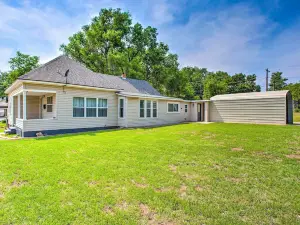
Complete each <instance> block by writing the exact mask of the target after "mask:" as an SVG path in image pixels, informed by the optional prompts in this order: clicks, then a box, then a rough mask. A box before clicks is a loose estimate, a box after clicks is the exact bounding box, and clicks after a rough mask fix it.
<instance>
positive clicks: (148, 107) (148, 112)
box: [147, 100, 151, 117]
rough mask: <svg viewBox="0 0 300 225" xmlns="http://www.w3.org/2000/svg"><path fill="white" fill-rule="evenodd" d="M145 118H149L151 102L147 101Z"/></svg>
mask: <svg viewBox="0 0 300 225" xmlns="http://www.w3.org/2000/svg"><path fill="white" fill-rule="evenodd" d="M147 117H151V101H148V100H147Z"/></svg>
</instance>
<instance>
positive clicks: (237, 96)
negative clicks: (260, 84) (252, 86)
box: [210, 90, 289, 101]
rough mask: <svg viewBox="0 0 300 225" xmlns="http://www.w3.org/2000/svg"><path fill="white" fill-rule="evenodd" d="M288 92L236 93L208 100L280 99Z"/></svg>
mask: <svg viewBox="0 0 300 225" xmlns="http://www.w3.org/2000/svg"><path fill="white" fill-rule="evenodd" d="M288 92H289V91H287V90H283V91H267V92H249V93H237V94H225V95H216V96H213V97H211V98H210V100H213V101H216V100H237V99H261V98H282V97H285V96H286V95H287V93H288Z"/></svg>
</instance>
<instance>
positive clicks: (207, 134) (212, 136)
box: [201, 132, 216, 139]
mask: <svg viewBox="0 0 300 225" xmlns="http://www.w3.org/2000/svg"><path fill="white" fill-rule="evenodd" d="M201 137H202V138H203V139H211V138H215V137H216V135H215V134H213V133H210V132H205V133H204V134H203V136H201Z"/></svg>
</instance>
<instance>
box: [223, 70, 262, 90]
mask: <svg viewBox="0 0 300 225" xmlns="http://www.w3.org/2000/svg"><path fill="white" fill-rule="evenodd" d="M254 91H260V86H259V85H256V75H255V74H253V75H248V76H247V75H245V74H243V73H237V74H235V75H233V76H232V77H231V78H230V80H229V87H228V93H246V92H254Z"/></svg>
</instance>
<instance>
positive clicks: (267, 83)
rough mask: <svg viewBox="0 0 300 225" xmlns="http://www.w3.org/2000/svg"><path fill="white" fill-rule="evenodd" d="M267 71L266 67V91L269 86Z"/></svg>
mask: <svg viewBox="0 0 300 225" xmlns="http://www.w3.org/2000/svg"><path fill="white" fill-rule="evenodd" d="M269 72H270V70H269V69H268V68H267V69H266V91H268V87H269Z"/></svg>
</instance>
